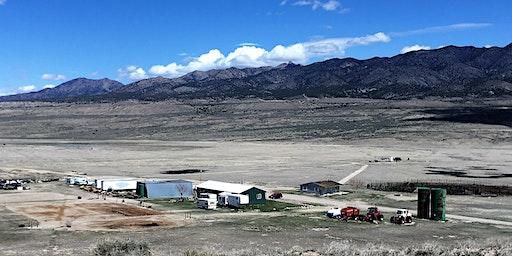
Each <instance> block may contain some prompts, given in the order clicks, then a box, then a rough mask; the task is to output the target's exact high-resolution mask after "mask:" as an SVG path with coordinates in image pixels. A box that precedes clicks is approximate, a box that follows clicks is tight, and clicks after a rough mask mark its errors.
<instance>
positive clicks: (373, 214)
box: [364, 207, 384, 222]
mask: <svg viewBox="0 0 512 256" xmlns="http://www.w3.org/2000/svg"><path fill="white" fill-rule="evenodd" d="M383 220H384V215H383V214H382V213H381V212H380V210H379V208H377V207H369V208H368V212H367V213H366V216H364V221H366V222H373V221H383Z"/></svg>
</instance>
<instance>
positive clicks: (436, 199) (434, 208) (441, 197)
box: [430, 188, 446, 221]
mask: <svg viewBox="0 0 512 256" xmlns="http://www.w3.org/2000/svg"><path fill="white" fill-rule="evenodd" d="M430 195H431V197H430V202H431V204H430V218H431V219H432V220H442V221H445V220H446V189H443V188H433V189H431V191H430Z"/></svg>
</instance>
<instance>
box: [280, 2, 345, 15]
mask: <svg viewBox="0 0 512 256" xmlns="http://www.w3.org/2000/svg"><path fill="white" fill-rule="evenodd" d="M284 4H286V2H284ZM281 5H283V2H281ZM293 5H296V6H311V9H313V10H317V9H323V10H325V11H340V12H345V11H348V9H346V8H343V6H342V5H341V3H340V2H339V1H337V0H327V1H320V0H299V1H295V2H294V3H293Z"/></svg>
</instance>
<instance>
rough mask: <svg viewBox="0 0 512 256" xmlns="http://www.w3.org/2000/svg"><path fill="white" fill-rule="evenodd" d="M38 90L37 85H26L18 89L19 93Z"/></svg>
mask: <svg viewBox="0 0 512 256" xmlns="http://www.w3.org/2000/svg"><path fill="white" fill-rule="evenodd" d="M35 90H36V86H35V85H25V86H20V87H18V92H20V93H26V92H32V91H35Z"/></svg>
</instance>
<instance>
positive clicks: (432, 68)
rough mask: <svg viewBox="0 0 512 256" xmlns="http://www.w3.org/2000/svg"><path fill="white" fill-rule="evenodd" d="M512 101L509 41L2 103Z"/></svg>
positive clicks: (95, 85) (83, 85) (79, 83)
mask: <svg viewBox="0 0 512 256" xmlns="http://www.w3.org/2000/svg"><path fill="white" fill-rule="evenodd" d="M304 96H308V97H363V98H386V99H407V98H423V97H431V96H434V97H507V96H512V44H509V45H507V46H505V47H490V48H477V47H472V46H464V47H456V46H447V47H443V48H439V49H435V50H419V51H414V52H408V53H405V54H400V55H396V56H393V57H375V58H371V59H367V60H358V59H354V58H344V59H329V60H326V61H322V62H316V63H312V64H309V65H297V64H293V63H287V64H281V65H279V66H276V67H260V68H227V69H217V70H210V71H194V72H191V73H189V74H186V75H184V76H182V77H178V78H172V79H171V78H164V77H154V78H149V79H144V80H141V81H137V82H134V83H131V84H128V85H122V84H121V83H119V82H117V81H113V80H109V79H101V80H91V79H86V78H78V79H74V80H71V81H68V82H65V83H63V84H61V85H59V86H57V87H55V88H52V89H44V90H42V91H39V92H32V93H25V94H18V95H11V96H4V97H0V101H91V100H93V101H94V100H98V101H113V100H128V99H138V100H165V99H191V98H248V97H251V98H254V97H256V98H265V99H286V98H294V97H304Z"/></svg>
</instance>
